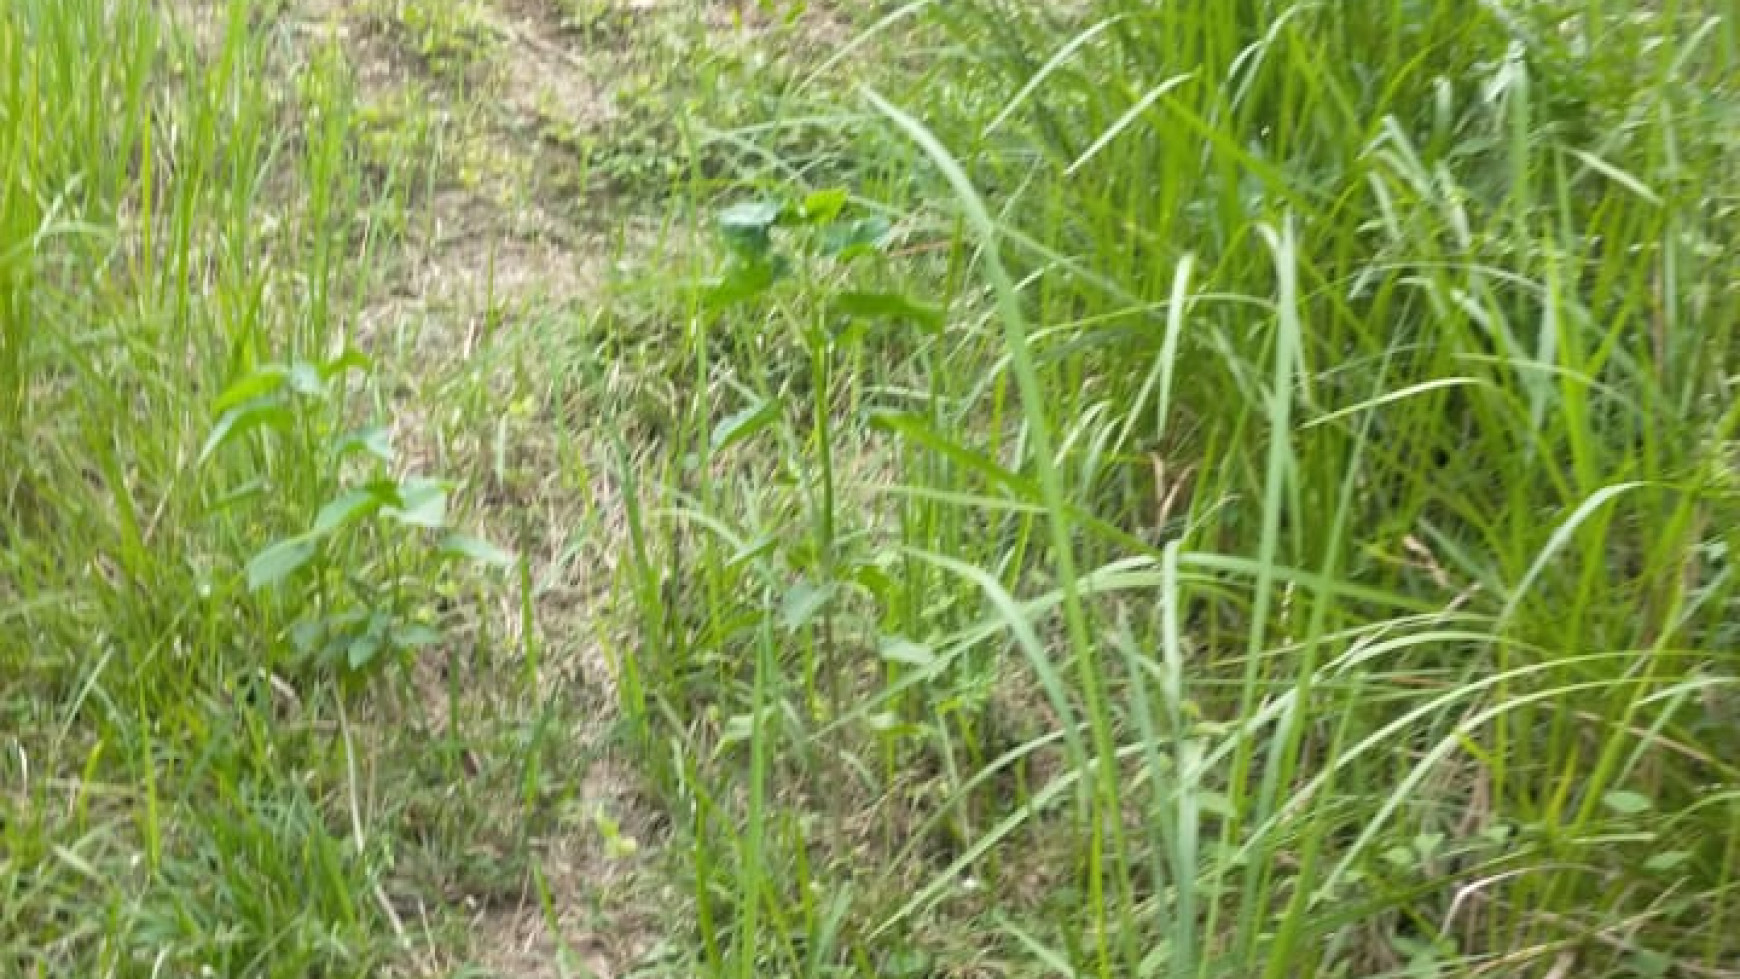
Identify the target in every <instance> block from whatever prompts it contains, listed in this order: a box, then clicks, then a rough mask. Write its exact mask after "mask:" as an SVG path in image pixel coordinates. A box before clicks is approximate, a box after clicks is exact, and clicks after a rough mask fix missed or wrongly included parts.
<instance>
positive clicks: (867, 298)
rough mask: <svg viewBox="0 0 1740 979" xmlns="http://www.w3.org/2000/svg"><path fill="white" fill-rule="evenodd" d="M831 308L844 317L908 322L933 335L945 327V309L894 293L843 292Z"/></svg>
mask: <svg viewBox="0 0 1740 979" xmlns="http://www.w3.org/2000/svg"><path fill="white" fill-rule="evenodd" d="M832 307H833V311H834V312H835V313H836V314H838V315H841V316H851V317H854V318H857V319H867V320H874V319H893V320H905V321H907V322H910V323H913V324H915V325H917V326H921V327H924V328H925V329H926V330H929V331H930V332H932V333H940V332H942V328H943V310H942V307H940V306H935V305H932V304H930V303H921V302H919V301H917V300H915V299H911V298H908V297H906V296H902V295H900V294H899V293H895V292H842V293H840V294H839V295H838V296H835V297H834V301H833V303H832Z"/></svg>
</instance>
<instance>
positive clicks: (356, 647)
mask: <svg viewBox="0 0 1740 979" xmlns="http://www.w3.org/2000/svg"><path fill="white" fill-rule="evenodd" d="M380 651H381V637H380V636H379V635H377V634H375V633H374V632H373V631H372V630H371V631H369V632H365V633H363V634H362V635H360V636H357V637H356V638H355V639H352V640H351V641H350V649H349V650H347V651H346V653H345V662H346V663H348V664H349V665H350V668H351V669H353V670H360V669H362V668H363V667H365V666H367V665H369V664H370V663H373V662H374V661H375V657H376V656H377V655H379V654H380Z"/></svg>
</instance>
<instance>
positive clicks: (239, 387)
mask: <svg viewBox="0 0 1740 979" xmlns="http://www.w3.org/2000/svg"><path fill="white" fill-rule="evenodd" d="M284 375H285V370H284V368H283V367H281V366H279V365H277V364H267V365H266V366H264V367H261V368H259V369H257V370H255V371H253V372H252V373H249V374H248V375H246V376H244V377H242V378H241V379H240V380H238V381H236V382H235V383H234V384H231V385H230V386H229V387H227V388H225V389H224V393H222V394H220V395H218V396H217V400H216V401H213V402H212V404H211V410H212V411H215V412H218V413H219V414H222V413H223V412H226V411H229V410H230V409H231V408H236V407H239V406H241V405H243V404H245V403H247V402H249V401H253V400H255V399H257V398H260V397H263V396H265V395H268V394H273V393H275V392H277V390H278V389H279V388H281V387H283V386H284Z"/></svg>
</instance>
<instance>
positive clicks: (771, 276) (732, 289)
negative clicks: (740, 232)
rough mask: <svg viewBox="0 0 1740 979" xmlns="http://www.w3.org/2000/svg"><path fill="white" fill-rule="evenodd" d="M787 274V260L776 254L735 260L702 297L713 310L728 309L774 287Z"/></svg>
mask: <svg viewBox="0 0 1740 979" xmlns="http://www.w3.org/2000/svg"><path fill="white" fill-rule="evenodd" d="M784 273H785V262H784V261H783V260H782V259H780V258H778V257H777V256H775V257H762V258H753V259H750V260H748V261H742V260H739V261H733V262H732V263H731V264H730V265H728V266H726V268H725V274H724V276H722V277H721V278H720V279H719V281H718V282H717V283H715V284H714V285H713V286H712V288H710V289H708V290H707V292H706V294H705V295H704V296H703V297H702V300H703V302H704V303H705V305H706V306H707V308H709V309H715V310H718V309H724V308H726V307H728V306H735V305H737V304H738V303H741V302H746V301H748V300H750V299H754V298H755V297H757V296H759V295H761V294H762V293H764V292H766V291H767V290H769V289H771V288H773V284H774V283H775V282H777V281H778V280H779V278H780V276H781V275H783V274H784Z"/></svg>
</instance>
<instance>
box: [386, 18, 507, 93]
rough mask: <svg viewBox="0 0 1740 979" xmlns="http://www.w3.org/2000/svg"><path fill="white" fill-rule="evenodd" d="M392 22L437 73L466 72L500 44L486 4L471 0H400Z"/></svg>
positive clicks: (450, 75) (455, 73)
mask: <svg viewBox="0 0 1740 979" xmlns="http://www.w3.org/2000/svg"><path fill="white" fill-rule="evenodd" d="M391 19H392V23H393V25H394V26H395V27H396V28H397V29H398V30H399V31H400V32H401V33H402V35H403V36H404V37H405V38H406V40H407V41H408V43H409V44H410V46H411V48H412V50H413V51H415V52H416V54H417V56H418V57H419V58H421V59H422V60H423V63H424V64H426V65H428V66H429V69H430V70H431V71H432V72H434V73H435V74H437V75H442V76H447V77H456V76H463V75H465V74H466V73H467V72H469V71H470V70H472V69H473V68H475V67H476V66H478V65H480V64H482V63H483V62H485V61H486V60H488V59H489V58H490V57H491V56H492V55H493V54H494V53H495V52H496V50H497V48H498V47H499V45H500V38H499V37H498V35H497V33H496V30H495V29H494V28H493V27H492V26H491V24H490V23H489V21H488V19H487V18H486V17H485V15H484V12H483V8H481V7H480V6H478V5H477V4H476V3H473V2H470V0H459V2H448V0H397V2H396V3H395V4H394V5H393V9H392V12H391Z"/></svg>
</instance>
